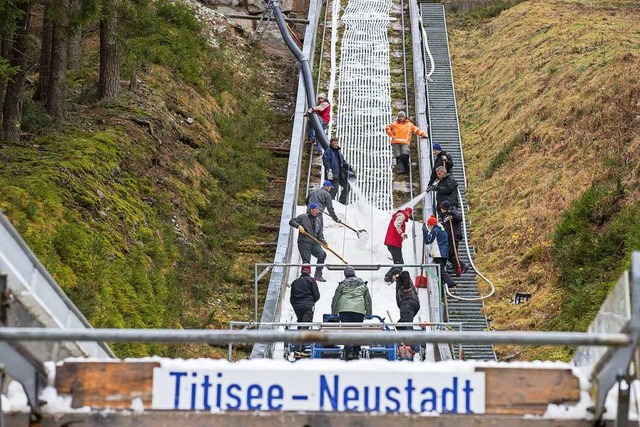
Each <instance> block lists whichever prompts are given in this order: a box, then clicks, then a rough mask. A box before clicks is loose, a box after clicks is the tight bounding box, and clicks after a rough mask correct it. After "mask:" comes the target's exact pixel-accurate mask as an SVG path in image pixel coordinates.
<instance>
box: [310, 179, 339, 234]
mask: <svg viewBox="0 0 640 427" xmlns="http://www.w3.org/2000/svg"><path fill="white" fill-rule="evenodd" d="M332 188H333V184H332V183H331V181H325V182H324V183H323V184H322V187H320V188H318V189H317V190H314V191H312V192H311V193H309V195H308V196H307V199H306V200H305V203H306V204H307V206H311V203H315V204H316V205H318V207H319V208H320V212H322V213H324V210H325V208H326V209H327V211H328V212H329V216H330V217H331V218H332V219H333V220H334V221H335V222H337V223H338V224H340V223H342V221H340V218H338V215H336V211H335V210H334V209H333V199H332V198H331V193H330V191H331V189H332Z"/></svg>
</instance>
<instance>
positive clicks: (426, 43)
mask: <svg viewBox="0 0 640 427" xmlns="http://www.w3.org/2000/svg"><path fill="white" fill-rule="evenodd" d="M418 14H419V15H420V12H418ZM419 22H420V32H421V33H422V41H423V44H422V49H423V50H424V53H426V54H427V56H428V57H429V64H430V65H431V71H429V72H428V73H427V74H426V76H425V79H426V80H429V79H430V78H431V75H432V74H433V72H434V71H435V70H436V64H435V62H434V61H433V56H432V55H431V50H430V49H429V40H428V39H427V32H426V31H425V29H424V25H422V15H420V21H419Z"/></svg>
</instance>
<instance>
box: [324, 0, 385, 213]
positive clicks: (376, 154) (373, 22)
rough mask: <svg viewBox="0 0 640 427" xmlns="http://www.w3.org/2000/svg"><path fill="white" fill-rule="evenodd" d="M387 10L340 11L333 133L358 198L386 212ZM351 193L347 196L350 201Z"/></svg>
mask: <svg viewBox="0 0 640 427" xmlns="http://www.w3.org/2000/svg"><path fill="white" fill-rule="evenodd" d="M391 6H392V3H391V1H390V0H351V1H349V4H348V5H347V7H346V9H345V12H344V14H343V16H342V21H343V22H344V25H345V32H344V35H343V38H342V43H341V48H340V66H339V77H338V103H337V104H338V110H337V114H336V128H335V134H336V136H337V137H338V138H339V140H340V144H341V147H342V151H343V153H344V155H345V158H347V159H349V162H350V163H351V164H352V165H353V168H354V170H355V172H356V174H357V176H358V187H359V189H360V192H361V194H362V197H364V198H365V199H366V201H367V202H368V203H369V204H370V205H372V206H375V207H376V208H378V209H382V210H387V211H390V210H392V209H393V197H392V174H391V172H392V155H391V148H390V145H389V138H388V137H387V135H386V134H385V132H384V128H385V126H386V125H387V124H389V123H390V122H391V73H390V68H389V40H388V38H387V27H388V25H389V21H390V16H389V13H390V10H391ZM334 31H335V28H334ZM355 193H356V192H351V194H350V195H349V197H350V200H349V201H350V202H353V201H354V199H355V198H356V197H357V194H355Z"/></svg>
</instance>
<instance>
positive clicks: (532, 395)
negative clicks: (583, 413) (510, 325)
mask: <svg viewBox="0 0 640 427" xmlns="http://www.w3.org/2000/svg"><path fill="white" fill-rule="evenodd" d="M476 371H478V372H484V373H485V374H486V377H485V390H486V396H485V401H486V412H487V413H488V414H505V415H518V414H533V415H542V414H544V412H545V411H546V409H547V405H548V404H549V403H556V404H560V403H568V404H575V403H577V402H578V401H579V400H580V383H579V381H578V378H577V377H576V376H574V375H573V373H572V372H571V370H570V369H540V368H538V369H529V368H476Z"/></svg>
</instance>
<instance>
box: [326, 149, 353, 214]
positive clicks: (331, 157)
mask: <svg viewBox="0 0 640 427" xmlns="http://www.w3.org/2000/svg"><path fill="white" fill-rule="evenodd" d="M322 164H323V165H324V178H325V179H326V180H327V181H331V185H332V186H333V188H332V189H331V191H330V193H331V197H332V198H333V199H334V200H335V198H336V196H337V195H338V186H340V187H342V191H341V192H340V198H339V200H338V201H339V202H340V203H342V204H344V205H346V204H347V197H348V195H349V189H350V187H349V180H348V178H349V175H350V174H353V168H352V167H351V165H349V163H347V162H346V160H345V159H344V156H343V155H342V152H341V151H340V142H339V141H338V138H331V141H330V142H329V148H328V149H327V150H325V152H324V154H323V155H322ZM353 175H354V176H355V174H353Z"/></svg>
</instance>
